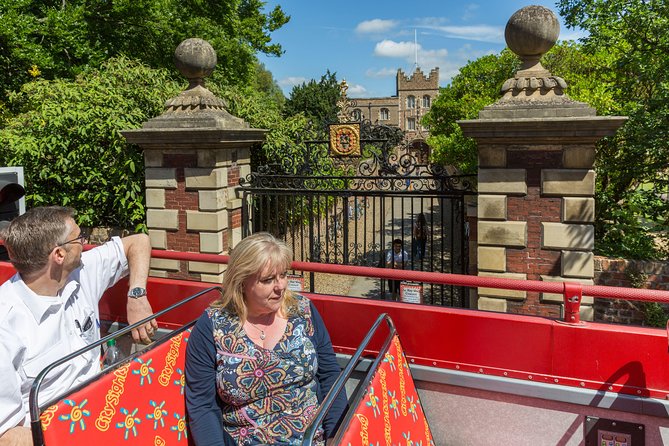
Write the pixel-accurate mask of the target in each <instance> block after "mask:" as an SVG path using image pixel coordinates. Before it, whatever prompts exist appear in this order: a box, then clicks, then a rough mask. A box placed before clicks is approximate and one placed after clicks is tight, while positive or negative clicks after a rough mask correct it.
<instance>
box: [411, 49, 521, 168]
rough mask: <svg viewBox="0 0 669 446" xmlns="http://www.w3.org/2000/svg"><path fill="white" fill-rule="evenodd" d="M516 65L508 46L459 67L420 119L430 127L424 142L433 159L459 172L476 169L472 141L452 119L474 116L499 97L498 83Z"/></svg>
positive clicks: (499, 83) (511, 71) (475, 157)
mask: <svg viewBox="0 0 669 446" xmlns="http://www.w3.org/2000/svg"><path fill="white" fill-rule="evenodd" d="M519 65H520V64H519V61H518V58H517V57H516V56H515V55H514V54H513V53H512V52H511V51H509V50H504V51H502V52H501V53H500V54H498V55H488V56H483V57H481V58H479V59H476V60H474V61H470V62H469V63H468V64H467V65H465V66H464V67H462V68H461V69H460V73H458V74H457V75H456V76H455V77H454V78H453V80H452V81H451V83H450V85H448V86H447V87H445V88H442V89H441V90H440V91H439V96H437V98H436V99H435V101H434V103H433V104H432V108H431V109H430V111H429V112H428V113H427V114H426V115H425V116H424V117H423V119H422V123H423V125H427V126H429V127H430V136H429V138H428V144H429V145H430V147H432V160H433V161H434V162H437V163H440V164H446V165H451V166H455V167H456V168H457V169H458V170H460V171H462V172H463V173H475V172H476V168H477V152H476V150H477V149H476V142H475V141H474V140H473V139H471V138H466V137H465V136H464V135H463V134H462V130H461V129H460V126H459V125H458V124H457V123H456V121H458V120H461V119H475V118H476V117H477V116H478V112H479V111H481V110H482V109H483V107H485V106H486V105H490V104H492V103H493V102H495V101H496V100H497V99H499V91H500V87H501V86H502V84H503V83H504V81H506V80H507V79H508V78H510V77H513V74H514V73H515V71H516V70H517V68H518V67H519Z"/></svg>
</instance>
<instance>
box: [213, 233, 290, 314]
mask: <svg viewBox="0 0 669 446" xmlns="http://www.w3.org/2000/svg"><path fill="white" fill-rule="evenodd" d="M292 261H293V253H292V251H291V250H290V248H288V246H286V244H285V243H284V242H282V241H280V240H277V239H276V238H275V237H274V236H273V235H272V234H269V233H267V232H257V233H255V234H253V235H250V236H248V237H246V238H245V239H243V240H242V241H241V242H239V243H238V244H237V246H235V247H234V248H233V250H232V253H231V254H230V261H229V262H228V269H227V270H226V271H225V273H224V275H223V293H222V294H221V297H220V298H219V299H217V300H216V301H214V302H213V303H212V304H211V306H212V307H219V308H220V307H222V308H225V309H226V310H228V311H230V312H231V313H233V314H235V315H237V317H239V319H240V320H241V321H242V323H244V322H245V321H246V317H247V309H246V303H245V301H244V291H243V289H242V285H243V283H244V281H245V280H246V279H248V278H249V277H251V276H255V275H257V274H260V273H262V271H263V270H264V269H265V268H266V267H269V268H270V269H276V270H278V271H284V270H287V269H288V268H290V264H291V262H292ZM296 310H297V300H296V299H295V296H294V295H293V293H292V292H291V291H290V290H288V289H286V290H285V291H284V299H283V302H282V304H281V309H280V310H279V311H280V312H281V314H282V316H286V317H287V316H289V315H291V314H293V313H294V312H295V311H296Z"/></svg>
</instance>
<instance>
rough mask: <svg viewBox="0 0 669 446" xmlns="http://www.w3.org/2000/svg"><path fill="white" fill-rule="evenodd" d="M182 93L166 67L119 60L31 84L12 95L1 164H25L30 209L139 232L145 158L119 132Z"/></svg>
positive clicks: (1, 135)
mask: <svg viewBox="0 0 669 446" xmlns="http://www.w3.org/2000/svg"><path fill="white" fill-rule="evenodd" d="M181 90H183V85H179V84H178V83H177V82H175V81H173V80H171V78H170V73H169V72H168V71H167V70H154V69H151V68H148V67H146V66H145V65H142V64H140V63H138V62H134V61H131V60H129V59H127V58H124V57H119V58H113V59H110V60H109V61H108V62H106V63H104V64H103V65H102V67H101V68H100V69H95V70H93V69H91V70H86V71H84V72H83V73H82V74H80V75H79V76H77V78H76V79H74V80H68V79H57V80H35V81H32V82H29V83H27V84H25V85H24V86H23V87H22V88H21V90H20V91H19V92H17V93H12V94H11V95H10V96H9V103H10V105H11V107H12V108H13V109H15V110H17V111H18V112H17V113H16V114H15V115H13V116H11V117H10V118H9V119H8V120H7V122H6V126H5V128H4V129H2V130H0V165H4V166H23V168H24V172H25V180H26V189H27V194H26V200H27V203H28V205H29V206H38V205H45V204H62V205H68V206H72V207H74V208H75V209H77V211H78V216H77V218H78V221H79V223H80V224H82V225H84V226H98V225H113V226H118V227H123V228H136V229H141V228H142V226H143V222H144V205H143V202H144V199H143V198H144V161H143V156H142V152H141V151H140V150H139V149H138V148H137V147H136V146H131V145H129V144H128V143H127V142H126V141H125V138H123V136H122V135H121V134H120V133H119V130H121V129H132V128H138V127H141V125H142V123H144V122H145V121H146V120H148V119H150V118H152V117H154V116H156V115H158V114H160V113H161V112H162V104H163V103H164V102H165V100H167V99H168V98H170V97H173V96H176V95H177V94H178V93H179V91H181Z"/></svg>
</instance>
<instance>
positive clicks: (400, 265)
mask: <svg viewBox="0 0 669 446" xmlns="http://www.w3.org/2000/svg"><path fill="white" fill-rule="evenodd" d="M408 265H409V254H407V252H406V251H405V250H404V249H403V243H402V239H401V238H396V239H395V240H393V249H389V250H388V252H387V253H386V268H395V269H404V268H406V267H407V266H408ZM400 282H401V281H400V280H395V279H388V291H390V294H391V300H397V299H398V298H399V295H400Z"/></svg>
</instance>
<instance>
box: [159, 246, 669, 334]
mask: <svg viewBox="0 0 669 446" xmlns="http://www.w3.org/2000/svg"><path fill="white" fill-rule="evenodd" d="M151 255H152V257H155V258H161V259H175V260H192V261H198V262H208V263H228V256H224V255H218V254H200V253H186V252H175V251H164V250H153V251H152V252H151ZM291 268H292V269H295V270H299V271H306V272H315V273H326V274H343V275H348V276H362V277H376V278H380V279H397V280H408V281H412V282H425V283H434V284H438V285H455V286H466V287H470V288H478V287H485V288H497V289H506V290H517V291H530V292H540V293H552V294H561V295H562V296H563V298H564V308H565V311H564V319H563V322H564V323H567V324H580V323H581V319H580V312H579V310H580V307H581V299H582V298H583V296H591V297H596V298H603V299H624V300H634V301H642V302H659V303H664V304H669V291H662V290H647V289H638V288H622V287H612V286H603V285H583V284H581V283H578V282H568V281H567V282H542V281H539V280H521V279H507V278H501V277H483V276H470V275H466V274H451V273H439V272H426V271H412V270H399V269H385V268H373V267H368V266H351V265H335V264H327V263H313V262H293V263H292V264H291Z"/></svg>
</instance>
